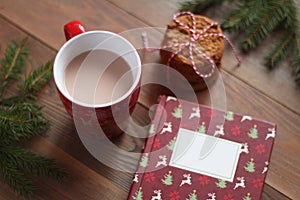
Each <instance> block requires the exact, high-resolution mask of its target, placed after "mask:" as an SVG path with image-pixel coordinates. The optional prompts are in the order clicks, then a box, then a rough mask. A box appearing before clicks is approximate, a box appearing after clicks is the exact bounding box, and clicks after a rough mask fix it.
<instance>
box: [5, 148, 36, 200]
mask: <svg viewBox="0 0 300 200" xmlns="http://www.w3.org/2000/svg"><path fill="white" fill-rule="evenodd" d="M1 149H2V148H1V147H0V177H2V179H3V180H4V182H5V183H6V184H8V185H9V186H10V187H12V188H13V189H14V190H15V191H16V192H17V193H18V194H19V195H21V196H24V197H25V198H28V197H29V196H32V195H33V192H34V190H35V187H34V186H33V185H32V182H31V181H30V180H28V179H27V178H26V176H25V174H24V173H22V172H21V171H20V170H18V168H17V167H16V166H15V165H14V164H13V163H11V162H10V160H8V159H7V156H6V155H5V154H4V153H3V152H2V151H1Z"/></svg>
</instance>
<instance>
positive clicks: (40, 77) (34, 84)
mask: <svg viewBox="0 0 300 200" xmlns="http://www.w3.org/2000/svg"><path fill="white" fill-rule="evenodd" d="M51 76H52V64H51V62H50V61H48V62H46V64H44V65H42V66H40V67H39V68H38V69H36V70H34V71H32V72H31V73H30V74H29V75H28V76H27V77H25V78H23V79H20V84H19V89H20V91H21V92H22V94H23V95H24V96H29V97H30V98H35V97H36V95H37V93H38V92H39V91H40V89H41V88H42V87H43V86H44V85H45V83H47V82H48V80H49V78H50V77H51Z"/></svg>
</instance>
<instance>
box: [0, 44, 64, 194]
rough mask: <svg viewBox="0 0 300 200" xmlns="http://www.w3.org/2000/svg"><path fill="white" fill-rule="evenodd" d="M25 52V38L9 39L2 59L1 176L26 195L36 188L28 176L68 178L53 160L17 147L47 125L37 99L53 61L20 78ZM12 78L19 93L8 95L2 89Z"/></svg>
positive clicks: (0, 177)
mask: <svg viewBox="0 0 300 200" xmlns="http://www.w3.org/2000/svg"><path fill="white" fill-rule="evenodd" d="M28 55H29V50H28V47H27V39H24V40H22V41H21V42H16V41H12V42H11V43H10V44H9V45H8V47H7V49H6V52H5V55H4V58H3V59H2V60H1V70H0V179H2V180H3V181H4V182H5V183H7V184H8V185H10V186H11V187H12V188H13V189H14V190H15V191H16V192H17V193H18V194H19V195H21V196H23V197H25V198H27V197H30V196H32V195H33V194H34V191H35V189H36V187H35V186H34V185H33V183H32V181H31V180H30V177H32V176H44V177H49V178H52V179H54V180H56V181H59V182H60V181H63V180H65V179H66V177H67V173H66V172H65V170H64V169H63V168H61V167H59V166H57V165H56V163H55V162H54V160H52V159H48V158H45V157H42V156H39V155H37V154H35V153H33V152H31V151H28V150H26V149H24V148H21V147H19V146H18V144H19V143H20V142H21V141H24V140H26V139H29V138H32V137H33V136H36V135H39V134H42V133H44V132H45V131H46V130H48V128H49V121H48V120H47V119H46V118H45V117H44V116H43V114H42V112H41V109H42V107H41V106H39V105H38V104H37V103H36V99H37V96H38V93H39V92H40V90H41V89H42V87H43V86H44V85H45V84H46V83H47V82H48V80H49V78H50V77H51V76H52V64H51V62H47V63H46V64H44V65H42V66H40V67H39V68H38V69H36V70H33V71H32V72H30V73H29V74H28V75H27V76H23V77H22V76H21V72H22V69H23V68H24V67H25V64H26V61H27V59H28ZM13 81H18V83H19V84H18V89H19V92H18V93H17V94H16V95H12V96H8V95H7V94H5V91H6V90H7V89H8V88H9V87H10V86H11V87H13V85H12V84H11V83H13Z"/></svg>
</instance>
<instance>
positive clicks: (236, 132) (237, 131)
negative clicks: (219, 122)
mask: <svg viewBox="0 0 300 200" xmlns="http://www.w3.org/2000/svg"><path fill="white" fill-rule="evenodd" d="M241 133H242V131H241V128H240V127H239V126H234V127H232V128H231V134H232V135H234V136H238V135H240V134H241Z"/></svg>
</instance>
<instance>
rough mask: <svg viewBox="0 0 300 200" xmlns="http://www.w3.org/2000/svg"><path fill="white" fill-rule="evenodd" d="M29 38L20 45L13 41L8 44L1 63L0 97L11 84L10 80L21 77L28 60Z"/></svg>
mask: <svg viewBox="0 0 300 200" xmlns="http://www.w3.org/2000/svg"><path fill="white" fill-rule="evenodd" d="M26 45H27V38H25V39H23V40H22V41H21V42H20V43H17V42H16V41H12V42H10V43H9V44H8V48H7V49H6V51H5V56H4V58H3V59H2V61H1V66H2V68H1V76H0V79H1V82H2V85H0V97H1V96H2V95H3V93H4V90H5V88H6V87H7V86H8V84H9V79H15V78H16V77H18V76H19V73H20V72H21V70H22V68H23V66H24V64H25V61H26V59H27V58H28V53H29V51H28V48H27V47H26Z"/></svg>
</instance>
